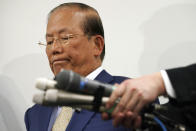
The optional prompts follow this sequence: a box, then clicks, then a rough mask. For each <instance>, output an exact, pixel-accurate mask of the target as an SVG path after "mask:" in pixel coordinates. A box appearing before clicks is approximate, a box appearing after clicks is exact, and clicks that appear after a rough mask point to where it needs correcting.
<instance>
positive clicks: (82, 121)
mask: <svg viewBox="0 0 196 131" xmlns="http://www.w3.org/2000/svg"><path fill="white" fill-rule="evenodd" d="M95 80H97V81H100V82H103V83H110V82H111V81H112V80H113V78H112V76H111V75H110V74H108V73H107V72H106V71H105V70H103V71H102V72H101V73H100V74H99V75H98V76H97V77H96V78H95ZM94 115H95V112H91V111H87V110H81V112H76V111H75V112H74V114H73V116H72V119H71V121H70V123H69V125H68V127H67V129H66V131H70V130H71V131H80V130H83V129H84V128H85V127H86V126H87V125H88V123H89V122H90V120H91V119H92V118H93V116H94Z"/></svg>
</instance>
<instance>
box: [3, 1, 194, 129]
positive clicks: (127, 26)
mask: <svg viewBox="0 0 196 131" xmlns="http://www.w3.org/2000/svg"><path fill="white" fill-rule="evenodd" d="M63 2H66V1H65V0H64V1H63V0H62V1H60V0H59V1H57V0H0V40H1V41H0V88H1V91H0V129H1V130H3V131H11V130H17V131H22V130H25V127H24V122H23V117H24V112H25V110H26V109H27V108H28V107H30V106H32V104H33V103H32V96H33V94H34V93H35V92H37V90H36V89H35V88H34V80H35V79H36V78H37V77H40V76H44V77H48V78H52V73H51V71H50V69H49V66H48V61H47V58H46V55H45V52H44V51H43V50H41V49H40V48H39V46H37V45H36V44H35V43H36V42H37V41H39V40H42V39H43V38H44V34H45V27H46V19H47V13H48V12H49V11H50V10H51V9H52V8H53V7H55V6H57V5H58V4H60V3H63ZM79 2H84V3H86V4H89V5H91V6H93V7H95V8H96V9H97V10H98V12H99V13H100V16H101V18H102V21H103V25H104V28H105V37H106V40H105V42H106V58H105V60H104V63H103V65H104V68H106V69H107V70H108V71H109V72H110V73H112V74H115V75H125V76H129V77H132V78H134V77H137V76H140V75H143V74H147V73H151V72H154V71H159V70H160V69H164V68H170V67H174V66H180V65H187V64H190V63H193V62H195V60H196V55H195V54H196V53H195V51H196V15H195V14H196V1H195V0H172V1H171V0H137V1H136V0H118V1H115V0H80V1H79Z"/></svg>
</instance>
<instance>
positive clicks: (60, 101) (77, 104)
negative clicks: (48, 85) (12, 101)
mask: <svg viewBox="0 0 196 131" xmlns="http://www.w3.org/2000/svg"><path fill="white" fill-rule="evenodd" d="M108 100H109V97H102V101H101V105H100V107H99V110H98V111H99V112H108V113H111V112H112V111H113V109H109V110H106V108H105V104H106V102H107V101H108ZM33 102H35V103H36V104H40V105H44V106H71V107H72V108H76V109H77V108H82V109H87V110H92V111H94V104H95V103H94V97H93V96H89V95H80V94H75V93H70V92H66V91H62V90H58V89H48V90H46V91H45V92H40V93H38V94H35V95H34V96H33Z"/></svg>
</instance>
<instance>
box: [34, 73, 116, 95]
mask: <svg viewBox="0 0 196 131" xmlns="http://www.w3.org/2000/svg"><path fill="white" fill-rule="evenodd" d="M36 87H37V88H39V89H42V90H47V89H52V88H57V89H62V90H65V91H69V92H74V93H82V94H88V95H95V93H96V91H97V89H98V88H100V87H101V88H103V89H104V91H103V96H110V94H111V93H112V91H113V90H114V89H115V88H116V87H115V86H113V85H109V84H104V83H101V82H98V81H95V80H90V79H87V78H84V77H81V76H80V75H79V74H77V73H74V72H73V71H68V70H62V71H61V72H60V73H58V74H57V75H56V76H55V78H54V80H49V79H45V78H40V79H37V81H36Z"/></svg>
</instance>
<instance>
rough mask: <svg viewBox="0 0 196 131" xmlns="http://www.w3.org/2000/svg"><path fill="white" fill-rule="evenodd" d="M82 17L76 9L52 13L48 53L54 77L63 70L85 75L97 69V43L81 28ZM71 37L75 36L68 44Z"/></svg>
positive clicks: (48, 36) (48, 29)
mask: <svg viewBox="0 0 196 131" xmlns="http://www.w3.org/2000/svg"><path fill="white" fill-rule="evenodd" d="M83 15H84V14H83V13H82V12H78V11H76V10H75V9H70V8H65V9H58V10H56V11H55V12H53V13H52V14H51V16H50V18H49V20H48V25H47V33H46V41H47V43H48V46H47V47H46V54H47V56H48V60H49V63H50V67H51V69H52V71H53V73H54V75H56V74H58V73H59V72H60V70H61V69H67V70H73V71H74V72H77V73H79V74H80V75H83V76H86V75H87V74H89V73H90V72H91V71H92V70H94V69H93V68H94V67H93V66H94V65H95V57H94V53H95V50H94V49H95V44H94V42H93V40H92V38H91V39H90V40H88V37H87V36H85V35H84V32H83V31H82V29H81V21H82V19H83ZM69 34H73V37H70V39H69V40H68V41H67V40H66V38H67V36H68V35H69ZM75 34H77V35H75ZM65 41H66V43H65Z"/></svg>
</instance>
